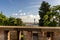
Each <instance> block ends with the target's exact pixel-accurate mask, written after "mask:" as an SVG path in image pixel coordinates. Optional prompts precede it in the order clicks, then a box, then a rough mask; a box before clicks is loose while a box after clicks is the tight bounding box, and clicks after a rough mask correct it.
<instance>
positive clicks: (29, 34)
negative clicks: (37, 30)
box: [23, 31, 32, 40]
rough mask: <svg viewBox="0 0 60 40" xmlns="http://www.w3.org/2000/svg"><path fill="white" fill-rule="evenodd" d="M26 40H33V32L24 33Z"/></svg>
mask: <svg viewBox="0 0 60 40" xmlns="http://www.w3.org/2000/svg"><path fill="white" fill-rule="evenodd" d="M23 34H24V40H32V32H31V31H23Z"/></svg>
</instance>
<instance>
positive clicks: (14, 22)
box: [0, 12, 25, 26]
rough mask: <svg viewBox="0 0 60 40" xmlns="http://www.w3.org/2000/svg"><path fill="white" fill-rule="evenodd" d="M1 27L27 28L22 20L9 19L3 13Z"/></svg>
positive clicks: (0, 16)
mask: <svg viewBox="0 0 60 40" xmlns="http://www.w3.org/2000/svg"><path fill="white" fill-rule="evenodd" d="M0 25H4V26H25V24H24V23H23V22H22V20H21V19H20V18H14V17H9V18H7V17H6V16H5V15H3V13H2V12H1V13H0Z"/></svg>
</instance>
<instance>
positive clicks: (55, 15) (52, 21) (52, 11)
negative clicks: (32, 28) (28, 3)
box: [39, 1, 60, 26]
mask: <svg viewBox="0 0 60 40" xmlns="http://www.w3.org/2000/svg"><path fill="white" fill-rule="evenodd" d="M58 11H59V12H60V5H57V6H53V7H50V4H49V3H48V2H45V1H43V2H42V4H41V7H40V8H39V16H40V20H39V26H57V24H58V23H59V12H58Z"/></svg>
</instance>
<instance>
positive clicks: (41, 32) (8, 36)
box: [0, 26, 60, 40]
mask: <svg viewBox="0 0 60 40" xmlns="http://www.w3.org/2000/svg"><path fill="white" fill-rule="evenodd" d="M0 40H60V27H38V26H36V27H35V26H33V27H32V26H0Z"/></svg>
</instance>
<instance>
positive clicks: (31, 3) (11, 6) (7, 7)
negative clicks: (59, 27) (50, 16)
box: [0, 0, 60, 17]
mask: <svg viewBox="0 0 60 40" xmlns="http://www.w3.org/2000/svg"><path fill="white" fill-rule="evenodd" d="M42 1H46V2H48V3H49V4H51V5H52V6H53V5H57V4H58V5H59V4H60V0H0V11H2V12H3V14H4V15H6V16H8V17H9V16H14V17H20V16H21V15H32V16H33V15H35V16H36V15H38V10H39V7H40V4H41V3H42Z"/></svg>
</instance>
